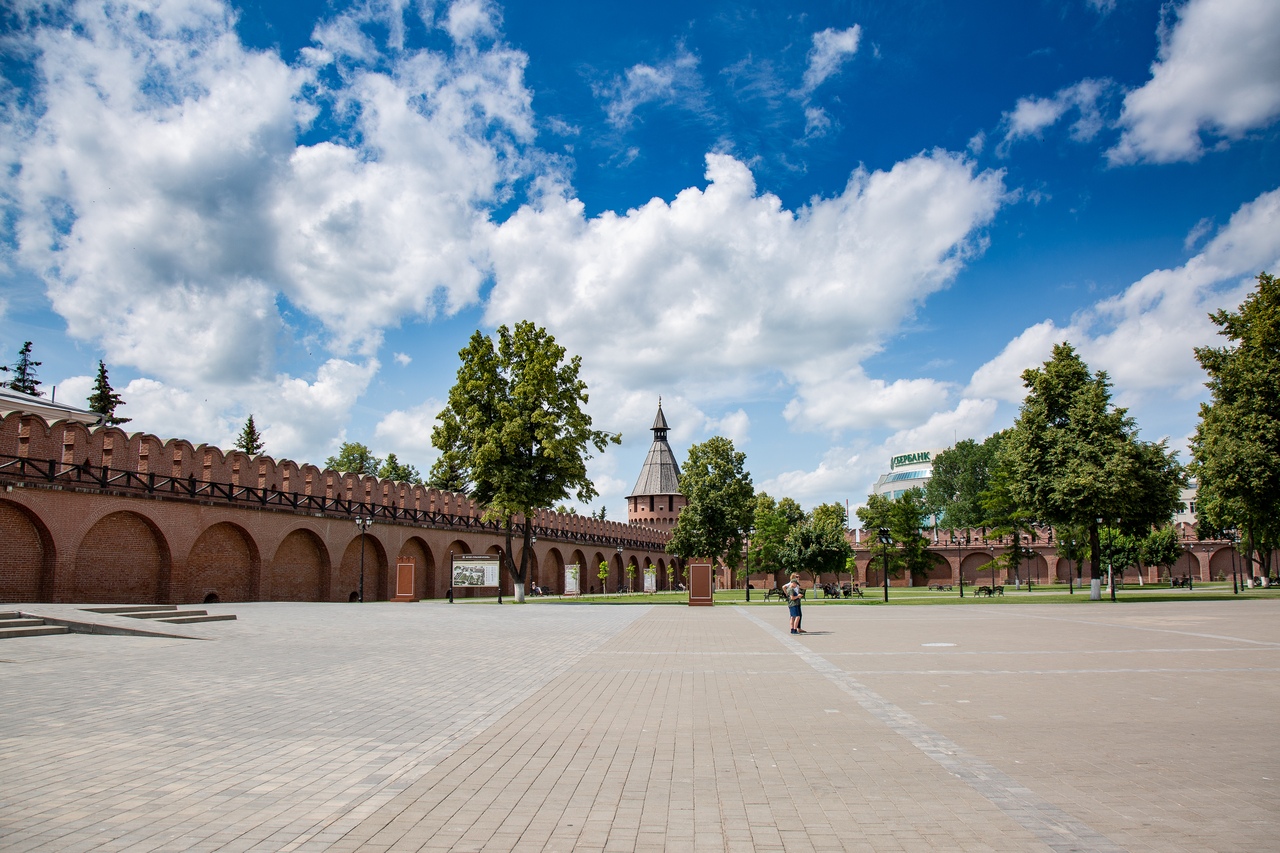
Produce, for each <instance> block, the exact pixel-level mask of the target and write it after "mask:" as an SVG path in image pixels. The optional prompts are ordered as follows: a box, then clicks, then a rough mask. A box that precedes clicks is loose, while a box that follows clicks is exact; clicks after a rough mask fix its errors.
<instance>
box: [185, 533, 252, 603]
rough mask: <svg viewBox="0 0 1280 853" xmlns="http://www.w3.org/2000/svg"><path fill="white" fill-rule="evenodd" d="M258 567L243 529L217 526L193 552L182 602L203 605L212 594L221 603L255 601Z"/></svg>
mask: <svg viewBox="0 0 1280 853" xmlns="http://www.w3.org/2000/svg"><path fill="white" fill-rule="evenodd" d="M256 563H257V560H256V559H255V557H254V554H253V552H252V548H251V546H250V544H249V541H248V540H247V539H246V538H245V534H244V532H243V531H242V530H241V529H240V528H239V527H236V526H235V525H234V524H229V523H227V522H222V523H220V524H215V525H213V526H212V527H210V528H209V529H208V530H206V531H205V532H204V533H201V534H200V538H199V539H197V540H196V544H195V545H194V546H192V548H191V556H190V557H188V558H187V570H186V576H185V578H184V583H183V592H182V598H181V601H182V602H183V603H189V604H199V603H201V602H203V601H204V600H205V596H206V595H208V594H209V593H214V594H216V595H217V596H218V600H219V601H252V600H253V599H254V598H255V596H254V590H253V577H254V575H255V574H256V572H255V564H256Z"/></svg>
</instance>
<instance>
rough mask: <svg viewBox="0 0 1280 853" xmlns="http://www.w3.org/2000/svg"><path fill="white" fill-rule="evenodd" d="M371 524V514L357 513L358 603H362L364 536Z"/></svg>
mask: <svg viewBox="0 0 1280 853" xmlns="http://www.w3.org/2000/svg"><path fill="white" fill-rule="evenodd" d="M371 524H373V516H368V515H357V516H356V527H358V528H360V593H359V595H360V603H361V604H364V536H365V533H366V532H368V530H369V525H371Z"/></svg>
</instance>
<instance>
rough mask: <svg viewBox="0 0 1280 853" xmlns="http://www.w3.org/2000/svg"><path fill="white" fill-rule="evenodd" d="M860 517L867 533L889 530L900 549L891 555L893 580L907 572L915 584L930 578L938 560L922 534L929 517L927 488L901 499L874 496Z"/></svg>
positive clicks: (893, 541) (904, 493)
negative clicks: (925, 499) (925, 500)
mask: <svg viewBox="0 0 1280 853" xmlns="http://www.w3.org/2000/svg"><path fill="white" fill-rule="evenodd" d="M857 515H858V520H859V521H861V522H862V527H863V529H864V530H869V531H878V530H880V529H881V528H887V529H888V531H889V537H890V539H891V540H892V545H894V546H896V547H894V548H892V550H890V552H889V577H898V576H900V575H901V574H902V573H903V572H904V571H906V572H909V573H910V574H911V577H912V579H913V582H914V580H920V579H923V578H925V577H927V576H928V574H929V570H930V569H932V568H933V564H934V560H933V556H932V555H931V554H930V553H929V550H928V549H929V540H928V538H926V537H925V536H924V535H923V533H922V532H921V531H923V530H924V527H925V522H926V521H927V520H928V517H929V510H928V508H927V507H926V506H925V503H924V490H923V489H918V488H917V489H907V490H906V491H905V492H903V493H902V494H901V495H899V496H898V497H897V498H887V497H885V496H884V495H870V496H868V498H867V503H866V505H865V506H863V507H860V508H859V509H858V512H857Z"/></svg>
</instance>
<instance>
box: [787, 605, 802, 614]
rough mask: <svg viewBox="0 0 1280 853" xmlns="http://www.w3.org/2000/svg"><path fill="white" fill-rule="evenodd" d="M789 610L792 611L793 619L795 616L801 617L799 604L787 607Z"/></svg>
mask: <svg viewBox="0 0 1280 853" xmlns="http://www.w3.org/2000/svg"><path fill="white" fill-rule="evenodd" d="M787 609H788V610H790V611H791V615H792V617H795V616H799V615H800V605H799V604H788V605H787Z"/></svg>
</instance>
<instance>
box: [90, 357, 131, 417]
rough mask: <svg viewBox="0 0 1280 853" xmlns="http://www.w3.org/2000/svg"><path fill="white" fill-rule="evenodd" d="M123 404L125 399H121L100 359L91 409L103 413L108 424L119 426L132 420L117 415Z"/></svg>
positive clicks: (91, 397) (91, 396)
mask: <svg viewBox="0 0 1280 853" xmlns="http://www.w3.org/2000/svg"><path fill="white" fill-rule="evenodd" d="M123 405H124V400H122V399H120V395H119V394H117V393H116V391H115V389H114V388H112V387H111V380H110V379H108V378H107V366H106V365H105V364H104V363H103V362H102V360H101V359H99V360H98V377H97V378H96V379H95V380H94V381H93V393H92V394H90V395H89V411H91V412H97V413H98V414H100V415H102V422H103V423H105V424H106V425H107V426H119V425H120V424H127V423H129V421H130V420H132V419H131V418H122V417H119V416H117V415H116V409H117V408H118V407H120V406H123Z"/></svg>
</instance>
